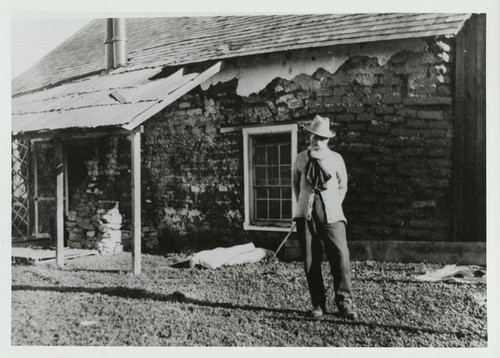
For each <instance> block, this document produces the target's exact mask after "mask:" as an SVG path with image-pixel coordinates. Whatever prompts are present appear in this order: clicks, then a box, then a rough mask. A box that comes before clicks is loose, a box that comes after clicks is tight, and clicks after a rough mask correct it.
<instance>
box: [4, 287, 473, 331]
mask: <svg viewBox="0 0 500 358" xmlns="http://www.w3.org/2000/svg"><path fill="white" fill-rule="evenodd" d="M12 291H13V292H14V291H47V292H61V293H90V294H103V295H108V296H114V297H121V298H129V299H142V300H144V299H149V300H154V301H160V302H172V303H187V304H192V305H197V306H200V307H211V308H223V309H234V310H243V311H253V312H259V311H260V312H269V313H274V314H278V315H279V314H281V315H286V316H269V318H274V319H280V320H284V319H286V320H296V321H314V320H316V319H314V318H311V317H308V316H306V315H305V313H304V311H299V310H293V309H278V308H269V307H262V306H251V305H237V304H233V303H228V302H209V301H202V300H198V299H194V298H190V297H186V296H185V295H184V294H183V293H182V292H179V291H175V292H173V293H171V294H161V293H155V292H150V291H147V290H144V289H140V288H128V287H122V286H117V287H60V286H51V287H48V286H43V287H42V286H31V285H13V286H12ZM329 317H337V316H336V314H333V315H326V316H325V317H324V318H321V319H320V320H321V321H322V322H325V323H334V324H344V325H352V326H366V327H369V328H383V329H393V330H404V331H406V332H409V333H431V334H451V335H456V336H458V337H460V336H462V335H463V332H460V331H456V332H455V331H446V330H436V329H432V328H426V327H411V326H405V325H395V324H383V323H378V322H370V321H363V320H355V321H347V320H344V319H340V318H337V319H335V318H334V319H331V318H329Z"/></svg>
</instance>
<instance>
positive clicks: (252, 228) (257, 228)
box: [243, 223, 295, 232]
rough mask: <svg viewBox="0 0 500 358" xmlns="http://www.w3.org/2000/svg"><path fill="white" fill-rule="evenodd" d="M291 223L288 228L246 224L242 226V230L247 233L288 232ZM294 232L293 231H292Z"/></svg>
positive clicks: (291, 224)
mask: <svg viewBox="0 0 500 358" xmlns="http://www.w3.org/2000/svg"><path fill="white" fill-rule="evenodd" d="M292 226H293V223H290V226H262V225H259V226H257V225H252V224H248V223H244V224H243V230H248V231H274V232H289V231H290V229H291V228H292ZM294 231H295V229H294Z"/></svg>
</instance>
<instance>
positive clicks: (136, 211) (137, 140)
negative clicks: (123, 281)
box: [130, 131, 142, 275]
mask: <svg viewBox="0 0 500 358" xmlns="http://www.w3.org/2000/svg"><path fill="white" fill-rule="evenodd" d="M130 148H131V158H132V162H131V170H132V181H131V182H132V240H133V251H132V272H133V273H134V275H140V274H141V231H142V230H141V131H134V132H133V133H132V134H130Z"/></svg>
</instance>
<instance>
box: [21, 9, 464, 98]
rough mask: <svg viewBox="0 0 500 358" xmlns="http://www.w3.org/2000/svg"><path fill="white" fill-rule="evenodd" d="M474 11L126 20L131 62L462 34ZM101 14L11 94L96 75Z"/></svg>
mask: <svg viewBox="0 0 500 358" xmlns="http://www.w3.org/2000/svg"><path fill="white" fill-rule="evenodd" d="M469 16H470V15H468V14H427V13H426V14H418V13H412V14H402V13H391V14H322V15H267V16H265V15H259V16H212V17H209V16H207V17H162V18H130V19H127V36H128V50H129V60H130V64H131V65H132V66H138V65H139V66H144V65H147V64H154V65H163V66H177V65H185V64H189V63H198V62H204V61H208V60H218V59H224V58H231V57H237V56H247V55H254V54H262V53H269V52H279V51H287V50H294V49H303V48H311V47H322V46H333V45H340V44H352V43H362V42H373V41H384V40H394V39H406V38H417V37H430V36H447V35H451V36H453V35H456V34H457V33H458V31H459V30H460V29H461V27H462V26H463V24H464V22H465V21H466V20H467V19H468V18H469ZM104 28H105V19H97V20H94V21H92V22H90V23H89V24H88V25H87V26H86V27H84V28H83V29H82V30H80V31H79V32H77V33H76V34H75V35H73V36H72V37H71V38H69V39H68V40H66V41H65V42H64V43H62V44H61V45H60V46H59V47H57V48H56V49H55V50H53V51H52V52H50V53H49V54H48V55H46V56H45V57H44V58H42V59H41V60H40V61H39V62H38V63H37V64H36V65H34V66H33V67H32V68H30V69H29V70H28V71H26V72H25V73H23V74H21V75H19V76H18V77H16V78H15V79H14V80H13V83H12V93H13V94H14V95H15V94H19V93H21V92H26V91H32V90H36V89H40V88H43V87H47V86H49V85H53V84H57V83H61V82H63V81H68V80H70V79H74V78H79V77H82V76H88V75H90V74H95V73H97V72H99V71H100V70H102V69H103V67H104V45H103V42H104Z"/></svg>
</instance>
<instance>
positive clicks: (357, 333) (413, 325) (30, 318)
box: [11, 253, 488, 347]
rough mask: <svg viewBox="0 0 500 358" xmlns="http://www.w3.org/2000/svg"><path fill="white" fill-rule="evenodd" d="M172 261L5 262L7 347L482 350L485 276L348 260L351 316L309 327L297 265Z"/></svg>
mask: <svg viewBox="0 0 500 358" xmlns="http://www.w3.org/2000/svg"><path fill="white" fill-rule="evenodd" d="M185 258H186V256H185V255H182V254H176V255H167V256H153V255H143V257H142V264H143V270H142V274H141V275H140V276H134V275H133V274H132V273H131V262H132V260H131V256H130V253H121V254H113V255H108V256H92V257H82V258H77V259H73V260H68V261H67V262H66V265H65V267H64V269H62V270H58V269H56V268H55V267H54V265H53V264H40V265H36V266H35V265H13V266H12V331H11V339H12V341H11V343H12V345H14V346H16V345H43V346H45V345H57V346H60V345H63V346H240V347H245V346H265V347H279V346H288V347H298V346H301V347H315V346H335V347H337V346H342V347H486V346H487V339H488V335H487V325H486V322H487V310H486V283H485V280H476V281H473V282H469V283H464V282H457V281H456V280H448V281H445V282H420V281H418V280H416V279H415V277H417V276H418V275H420V274H422V273H423V272H425V271H426V270H427V271H428V270H435V269H438V268H439V267H440V265H425V264H422V263H419V264H399V263H379V262H370V261H367V262H353V263H352V271H353V289H354V295H355V304H356V308H357V312H358V314H359V318H358V319H357V320H355V321H344V320H342V319H340V318H338V317H337V315H336V308H335V305H334V301H333V295H332V290H333V288H332V282H331V278H330V275H329V268H328V265H327V263H324V264H323V271H324V277H325V282H326V283H327V285H328V286H329V288H330V289H329V290H328V302H327V309H328V310H329V312H328V314H327V315H326V316H325V317H323V318H321V319H319V320H315V319H312V318H309V317H307V315H306V312H307V310H309V309H310V303H309V294H308V292H307V288H306V282H305V277H304V274H303V269H302V263H300V262H288V263H285V262H279V261H277V260H272V259H265V260H263V261H260V262H258V263H254V264H246V265H240V266H226V267H221V268H218V269H215V270H209V269H202V268H196V267H194V268H172V267H170V265H171V264H172V263H175V262H178V261H181V260H183V259H185Z"/></svg>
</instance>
